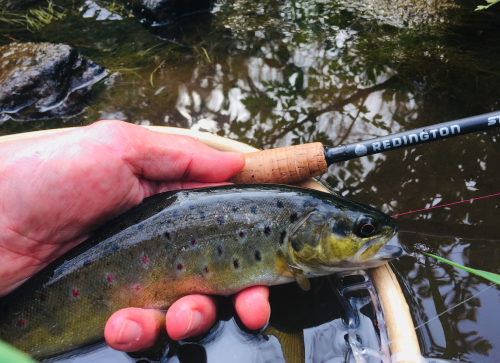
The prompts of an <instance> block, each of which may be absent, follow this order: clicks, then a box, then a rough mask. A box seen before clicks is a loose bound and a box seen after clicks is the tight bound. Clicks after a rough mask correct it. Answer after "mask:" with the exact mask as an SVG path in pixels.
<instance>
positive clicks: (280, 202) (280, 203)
mask: <svg viewBox="0 0 500 363" xmlns="http://www.w3.org/2000/svg"><path fill="white" fill-rule="evenodd" d="M276 206H277V207H278V208H283V207H284V206H285V204H284V203H283V202H282V201H281V200H278V202H277V203H276Z"/></svg>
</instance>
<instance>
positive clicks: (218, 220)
mask: <svg viewBox="0 0 500 363" xmlns="http://www.w3.org/2000/svg"><path fill="white" fill-rule="evenodd" d="M217 223H219V224H220V225H221V226H222V225H223V224H224V216H218V217H217Z"/></svg>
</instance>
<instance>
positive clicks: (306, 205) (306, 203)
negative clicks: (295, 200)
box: [302, 200, 309, 208]
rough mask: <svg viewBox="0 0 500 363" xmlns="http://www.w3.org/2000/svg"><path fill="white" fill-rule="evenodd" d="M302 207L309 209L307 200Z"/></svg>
mask: <svg viewBox="0 0 500 363" xmlns="http://www.w3.org/2000/svg"><path fill="white" fill-rule="evenodd" d="M302 207H304V208H307V207H309V201H308V200H306V201H305V202H304V203H303V204H302Z"/></svg>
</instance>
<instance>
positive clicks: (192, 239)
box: [189, 237, 197, 246]
mask: <svg viewBox="0 0 500 363" xmlns="http://www.w3.org/2000/svg"><path fill="white" fill-rule="evenodd" d="M196 241H197V239H196V238H194V237H191V239H190V240H189V243H191V246H194V245H195V244H196Z"/></svg>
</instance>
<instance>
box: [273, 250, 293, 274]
mask: <svg viewBox="0 0 500 363" xmlns="http://www.w3.org/2000/svg"><path fill="white" fill-rule="evenodd" d="M276 270H277V271H278V272H279V273H280V274H282V275H283V276H286V277H294V276H293V273H292V271H291V270H290V267H288V263H287V262H286V259H285V256H284V255H283V252H281V251H280V250H278V252H276Z"/></svg>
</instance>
